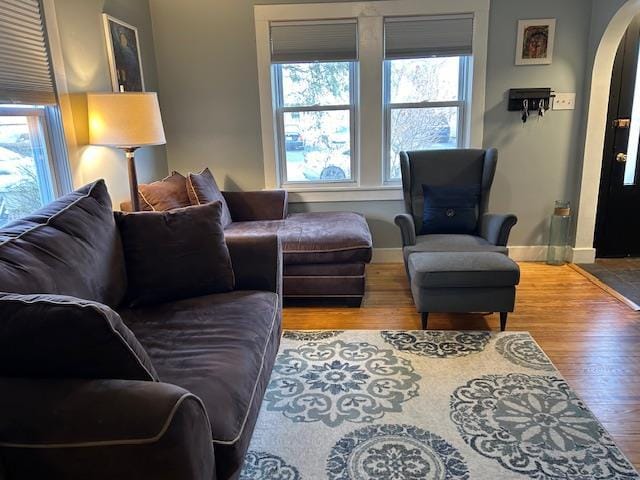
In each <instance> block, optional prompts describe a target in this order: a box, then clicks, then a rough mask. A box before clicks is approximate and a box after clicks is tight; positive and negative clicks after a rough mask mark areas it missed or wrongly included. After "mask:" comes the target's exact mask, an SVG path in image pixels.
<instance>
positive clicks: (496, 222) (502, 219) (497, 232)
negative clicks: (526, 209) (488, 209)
mask: <svg viewBox="0 0 640 480" xmlns="http://www.w3.org/2000/svg"><path fill="white" fill-rule="evenodd" d="M516 223H518V217H516V216H515V215H511V214H495V213H485V214H484V215H482V217H481V218H480V236H481V237H482V238H484V239H485V240H486V241H488V242H489V243H491V244H493V245H498V246H501V247H506V246H507V242H508V241H509V234H510V233H511V229H512V228H513V226H514V225H515V224H516Z"/></svg>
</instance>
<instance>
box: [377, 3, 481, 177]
mask: <svg viewBox="0 0 640 480" xmlns="http://www.w3.org/2000/svg"><path fill="white" fill-rule="evenodd" d="M384 34H385V65H384V92H385V102H384V104H385V105H384V106H385V127H384V129H385V160H386V161H385V181H387V182H393V181H399V180H400V178H401V175H400V159H399V153H400V152H401V151H403V150H405V151H410V150H431V149H446V148H458V147H463V146H465V145H466V144H467V142H466V139H465V138H464V131H465V125H466V123H467V119H466V116H465V105H466V102H467V91H468V85H467V79H468V78H469V61H468V60H469V56H470V55H471V53H472V42H473V17H471V16H469V15H446V16H427V17H390V18H385V19H384Z"/></svg>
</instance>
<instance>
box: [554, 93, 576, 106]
mask: <svg viewBox="0 0 640 480" xmlns="http://www.w3.org/2000/svg"><path fill="white" fill-rule="evenodd" d="M553 109H554V110H575V109H576V94H575V93H556V97H555V98H554V99H553Z"/></svg>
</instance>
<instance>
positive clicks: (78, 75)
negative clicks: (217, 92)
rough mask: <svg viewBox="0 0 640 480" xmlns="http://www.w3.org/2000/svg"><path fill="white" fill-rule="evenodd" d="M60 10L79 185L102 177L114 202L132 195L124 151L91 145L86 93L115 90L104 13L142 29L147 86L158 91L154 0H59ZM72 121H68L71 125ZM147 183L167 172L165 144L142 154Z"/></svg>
mask: <svg viewBox="0 0 640 480" xmlns="http://www.w3.org/2000/svg"><path fill="white" fill-rule="evenodd" d="M54 5H55V11H56V17H57V21H58V30H59V33H60V41H61V47H62V55H63V58H64V67H65V73H66V76H67V84H68V85H67V86H68V88H69V93H70V98H71V103H72V107H73V108H72V117H73V118H72V122H73V127H74V130H75V132H74V133H75V136H76V138H77V143H78V146H77V147H78V148H75V149H72V151H71V157H72V158H71V162H72V170H73V174H74V179H73V180H74V184H75V185H76V186H78V185H81V184H84V183H88V182H91V181H93V180H95V179H97V178H104V179H105V180H106V181H107V185H108V187H109V191H110V193H111V196H112V199H113V201H114V205H118V204H119V202H120V201H122V200H126V199H128V197H129V190H128V183H127V169H126V162H125V159H124V154H123V153H122V152H121V151H118V150H112V149H107V148H101V147H87V146H86V144H87V142H88V135H87V117H86V97H85V95H84V94H85V93H86V92H97V91H110V90H111V79H110V78H111V77H110V74H109V66H108V60H107V50H106V41H105V34H104V29H103V26H102V16H101V15H102V13H108V14H109V15H112V16H114V17H116V18H118V19H120V20H123V21H125V22H127V23H129V24H131V25H134V26H136V27H137V28H138V34H139V40H140V50H141V55H142V66H143V70H144V78H145V87H146V89H147V91H157V90H158V75H157V70H156V58H155V48H154V46H153V30H152V28H151V15H150V11H149V3H148V0H55V3H54ZM70 124H71V122H68V123H65V128H67V127H69V125H70ZM136 160H137V166H138V175H139V180H140V181H141V182H146V181H150V180H153V179H156V178H160V177H163V176H165V175H166V173H167V158H166V150H165V148H164V147H153V148H144V149H141V150H139V153H137V154H136Z"/></svg>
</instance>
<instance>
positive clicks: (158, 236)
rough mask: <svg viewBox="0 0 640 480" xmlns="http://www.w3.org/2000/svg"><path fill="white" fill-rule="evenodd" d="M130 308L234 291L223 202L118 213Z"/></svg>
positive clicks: (117, 219) (116, 213)
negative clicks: (164, 210)
mask: <svg viewBox="0 0 640 480" xmlns="http://www.w3.org/2000/svg"><path fill="white" fill-rule="evenodd" d="M115 215H116V222H117V224H118V227H119V228H120V234H121V236H122V244H123V247H124V256H125V263H126V266H127V276H128V279H129V286H128V292H127V303H128V304H129V306H131V307H137V306H142V305H151V304H156V303H163V302H169V301H172V300H179V299H182V298H190V297H197V296H201V295H207V294H210V293H221V292H228V291H231V290H233V287H234V282H235V279H234V276H233V268H232V266H231V257H230V256H229V250H228V249H227V244H226V243H225V241H224V231H223V228H222V225H221V223H220V217H221V216H222V204H221V203H220V202H213V203H209V204H207V205H202V206H195V207H186V208H178V209H175V210H171V211H169V212H137V213H123V212H115Z"/></svg>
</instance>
